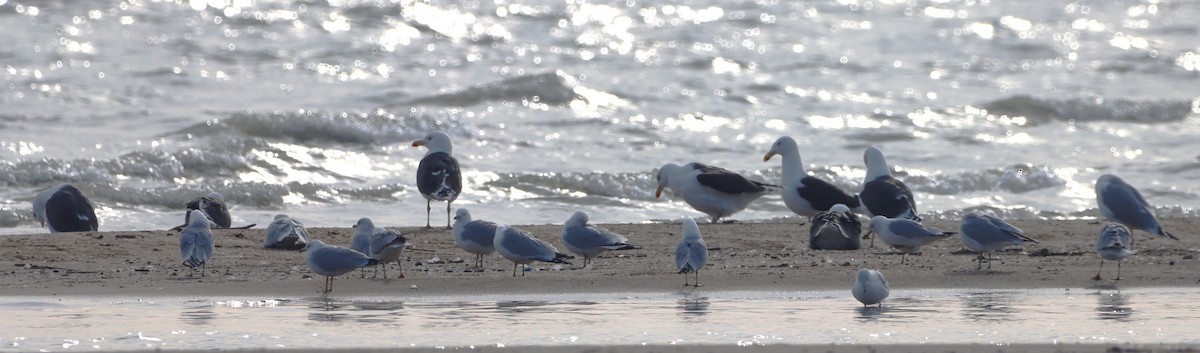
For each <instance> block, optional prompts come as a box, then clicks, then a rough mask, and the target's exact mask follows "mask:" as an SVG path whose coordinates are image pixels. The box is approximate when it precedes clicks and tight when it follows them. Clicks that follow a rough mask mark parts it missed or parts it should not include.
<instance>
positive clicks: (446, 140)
mask: <svg viewBox="0 0 1200 353" xmlns="http://www.w3.org/2000/svg"><path fill="white" fill-rule="evenodd" d="M412 145H413V147H417V146H425V148H428V149H429V152H426V153H425V157H423V158H421V164H420V165H418V166H417V190H419V191H421V196H425V228H427V229H429V228H433V227H432V226H430V225H429V213H430V212H432V210H433V208H432V207H433V206H431V205H430V203H432V202H433V201H446V229H450V204H451V203H452V202H454V199H457V198H458V195H459V194H462V170H461V169H459V168H458V160H457V159H454V157H453V156H451V155H450V153H451V151H452V149H453V147H452V146H451V145H450V136H447V135H446V133H444V132H441V131H434V132H431V133H429V134H428V135H425V138H423V139H420V140H416V141H413V143H412Z"/></svg>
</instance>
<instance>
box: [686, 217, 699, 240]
mask: <svg viewBox="0 0 1200 353" xmlns="http://www.w3.org/2000/svg"><path fill="white" fill-rule="evenodd" d="M683 238H684V239H700V226H699V225H696V220H694V219H692V217H685V218H684V219H683Z"/></svg>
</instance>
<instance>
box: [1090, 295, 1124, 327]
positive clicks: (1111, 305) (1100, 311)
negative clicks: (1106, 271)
mask: <svg viewBox="0 0 1200 353" xmlns="http://www.w3.org/2000/svg"><path fill="white" fill-rule="evenodd" d="M1096 295H1097V304H1096V315H1097V316H1098V317H1099V318H1100V320H1116V321H1122V322H1124V321H1129V320H1130V316H1133V307H1131V306H1129V295H1128V294H1121V292H1120V291H1116V292H1112V293H1104V292H1096Z"/></svg>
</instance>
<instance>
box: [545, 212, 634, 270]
mask: <svg viewBox="0 0 1200 353" xmlns="http://www.w3.org/2000/svg"><path fill="white" fill-rule="evenodd" d="M587 222H588V215H587V213H583V211H575V213H574V214H572V215H571V218H568V219H567V221H566V222H565V223H563V231H562V241H563V245H565V246H566V247H567V250H570V251H571V252H573V253H575V254H576V255H579V256H583V267H584V268H586V267H588V264H589V263H591V260H592V258H595V257H596V256H599V255H600V254H601V253H603V252H605V251H608V250H629V249H637V248H638V247H636V246H633V245H630V244H629V239H628V238H625V236H624V235H620V234H617V233H613V232H610V231H608V230H607V229H604V228H597V227H593V226H591V225H589V224H587Z"/></svg>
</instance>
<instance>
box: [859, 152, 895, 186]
mask: <svg viewBox="0 0 1200 353" xmlns="http://www.w3.org/2000/svg"><path fill="white" fill-rule="evenodd" d="M863 162H864V163H866V165H867V178H866V180H868V181H870V180H875V178H878V177H881V176H884V175H892V170H891V169H889V168H888V164H887V159H885V158H884V157H883V151H882V150H880V149H879V147H875V146H871V147H867V151H866V152H863Z"/></svg>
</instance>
